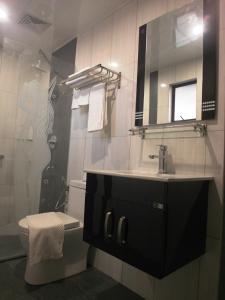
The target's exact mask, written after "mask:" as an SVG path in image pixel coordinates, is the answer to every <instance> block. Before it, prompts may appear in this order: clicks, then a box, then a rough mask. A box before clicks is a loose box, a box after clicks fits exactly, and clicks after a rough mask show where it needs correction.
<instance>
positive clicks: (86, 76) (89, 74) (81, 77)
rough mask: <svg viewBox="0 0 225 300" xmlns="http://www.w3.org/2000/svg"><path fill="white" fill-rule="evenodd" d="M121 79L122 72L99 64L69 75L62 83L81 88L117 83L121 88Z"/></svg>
mask: <svg viewBox="0 0 225 300" xmlns="http://www.w3.org/2000/svg"><path fill="white" fill-rule="evenodd" d="M120 81H121V73H120V72H115V71H113V70H111V69H109V68H107V67H104V66H102V65H101V64H98V65H96V66H94V67H91V68H86V69H83V70H81V71H79V72H77V73H74V74H71V75H69V76H68V78H67V79H66V80H64V81H63V82H61V84H65V85H66V86H69V87H71V88H75V89H77V90H81V89H84V88H88V87H91V86H94V85H97V84H99V83H107V84H116V85H117V87H118V88H120Z"/></svg>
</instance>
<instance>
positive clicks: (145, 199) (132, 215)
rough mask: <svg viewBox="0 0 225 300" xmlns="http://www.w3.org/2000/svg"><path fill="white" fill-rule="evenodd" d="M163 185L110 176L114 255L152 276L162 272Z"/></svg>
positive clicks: (163, 246)
mask: <svg viewBox="0 0 225 300" xmlns="http://www.w3.org/2000/svg"><path fill="white" fill-rule="evenodd" d="M165 193H166V184H164V183H160V182H154V181H145V180H137V179H130V178H129V179H128V178H122V177H113V179H112V199H114V202H115V203H116V206H115V221H116V240H115V242H116V243H117V245H118V248H116V250H117V251H118V253H117V257H119V258H120V259H122V260H124V261H126V262H127V263H129V264H131V265H133V266H135V267H137V268H140V269H142V270H143V271H146V272H148V273H150V274H152V275H154V276H157V277H161V276H162V275H163V271H164V250H165V209H166V208H165V203H164V200H165Z"/></svg>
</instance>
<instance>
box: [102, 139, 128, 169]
mask: <svg viewBox="0 0 225 300" xmlns="http://www.w3.org/2000/svg"><path fill="white" fill-rule="evenodd" d="M129 155H130V137H112V138H108V139H106V143H105V160H104V169H105V170H127V169H128V165H129Z"/></svg>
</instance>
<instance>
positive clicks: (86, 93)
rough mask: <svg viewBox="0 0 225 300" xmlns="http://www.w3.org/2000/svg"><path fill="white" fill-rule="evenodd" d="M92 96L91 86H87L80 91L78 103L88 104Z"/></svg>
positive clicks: (80, 104)
mask: <svg viewBox="0 0 225 300" xmlns="http://www.w3.org/2000/svg"><path fill="white" fill-rule="evenodd" d="M89 97H90V88H86V89H83V90H80V91H79V96H78V99H77V104H78V105H79V106H83V105H88V104H89Z"/></svg>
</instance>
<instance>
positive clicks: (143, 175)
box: [85, 169, 213, 182]
mask: <svg viewBox="0 0 225 300" xmlns="http://www.w3.org/2000/svg"><path fill="white" fill-rule="evenodd" d="M85 172H87V173H93V174H102V175H112V176H120V177H129V178H140V179H146V180H154V181H166V182H168V181H199V180H212V179H213V177H211V176H204V175H196V174H193V175H192V174H188V175H185V174H158V173H150V172H147V171H140V170H97V169H92V170H91V169H87V170H85Z"/></svg>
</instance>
